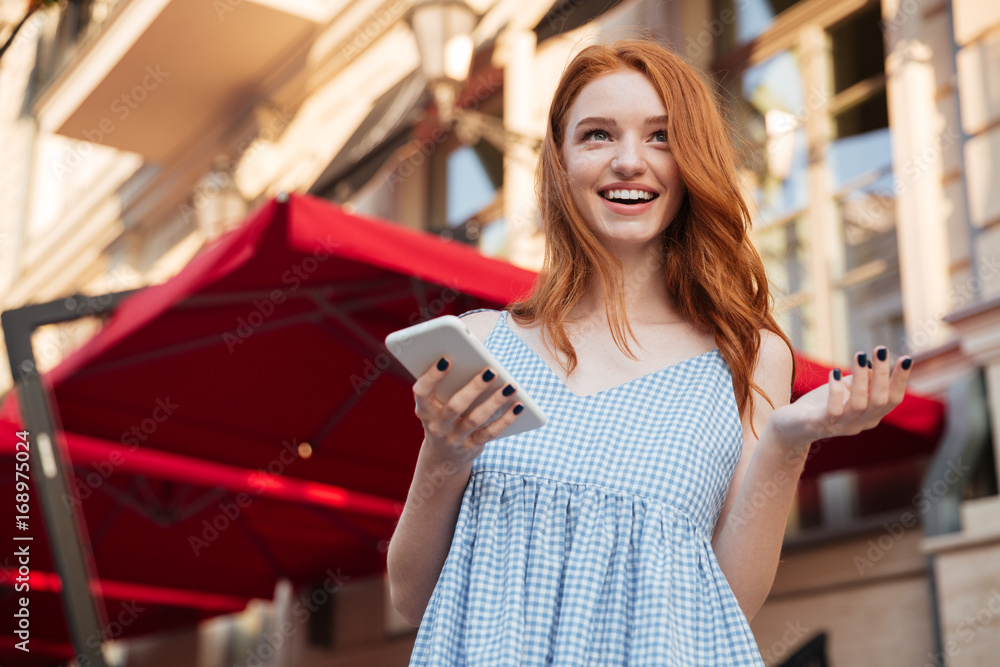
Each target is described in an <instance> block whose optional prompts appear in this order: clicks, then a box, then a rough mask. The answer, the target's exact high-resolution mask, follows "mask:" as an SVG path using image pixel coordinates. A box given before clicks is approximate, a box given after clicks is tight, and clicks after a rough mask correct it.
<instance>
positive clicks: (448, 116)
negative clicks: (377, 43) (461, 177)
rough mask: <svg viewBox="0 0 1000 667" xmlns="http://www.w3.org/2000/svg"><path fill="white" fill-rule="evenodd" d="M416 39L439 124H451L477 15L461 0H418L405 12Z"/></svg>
mask: <svg viewBox="0 0 1000 667" xmlns="http://www.w3.org/2000/svg"><path fill="white" fill-rule="evenodd" d="M407 21H408V22H409V24H410V28H411V29H412V30H413V34H414V36H415V37H416V40H417V50H418V51H420V68H421V69H422V70H423V73H424V77H425V78H426V79H427V84H428V85H429V86H430V88H431V92H432V93H433V95H434V102H435V104H436V105H437V108H438V114H439V115H440V117H441V123H442V125H446V126H447V125H451V122H452V120H453V119H454V112H455V97H456V96H457V94H458V90H459V88H460V87H461V85H462V84H463V83H464V82H465V80H466V79H467V78H468V77H469V65H470V64H471V62H472V48H473V43H472V29H473V28H474V27H475V26H476V23H477V22H478V21H479V16H478V15H477V14H476V13H475V12H474V11H473V10H472V8H471V7H469V6H468V5H467V4H465V2H463V0H419V1H418V2H417V3H416V4H415V5H414V6H413V8H412V9H411V10H410V11H409V13H408V14H407Z"/></svg>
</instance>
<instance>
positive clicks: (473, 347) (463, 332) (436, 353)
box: [385, 315, 545, 439]
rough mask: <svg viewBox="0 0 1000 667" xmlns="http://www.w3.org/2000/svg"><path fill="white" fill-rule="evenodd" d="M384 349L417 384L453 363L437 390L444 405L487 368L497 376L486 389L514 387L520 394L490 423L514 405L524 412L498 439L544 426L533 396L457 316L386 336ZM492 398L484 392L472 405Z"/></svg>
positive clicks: (511, 399) (449, 316) (450, 316)
mask: <svg viewBox="0 0 1000 667" xmlns="http://www.w3.org/2000/svg"><path fill="white" fill-rule="evenodd" d="M385 347H386V349H387V350H389V352H390V353H391V354H392V355H393V356H394V357H396V358H397V359H399V361H400V363H402V364H403V366H405V367H406V370H408V371H410V373H411V374H412V375H413V377H414V381H416V378H418V377H420V376H421V375H423V374H424V373H426V372H427V370H428V369H429V368H430V367H431V365H433V364H436V363H437V362H438V359H440V358H441V357H448V360H449V361H450V362H451V366H450V370H449V371H448V373H447V375H445V376H444V379H443V380H441V383H440V384H439V385H438V386H437V389H435V390H434V393H435V394H437V397H438V398H439V399H441V400H442V401H445V402H447V401H448V399H450V398H451V397H452V396H454V395H455V393H456V392H457V391H458V390H459V389H461V388H462V387H464V386H465V385H466V384H468V383H469V381H470V380H472V378H474V377H475V376H477V375H479V374H481V373H482V372H483V369H484V368H486V367H487V366H488V367H489V368H492V369H493V372H494V373H496V377H495V378H493V380H492V381H491V382H490V384H489V385H487V389H491V390H496V389H497V388H499V387H505V386H507V385H508V384H513V385H514V386H515V387H516V388H517V391H515V392H514V393H513V394H511V395H510V396H509V397H508V399H507V401H506V402H505V403H504V404H503V406H501V408H500V409H499V410H497V412H495V413H493V415H491V416H490V418H489V420H487V423H492V422H493V421H494V420H496V419H497V418H498V417H500V416H501V415H502V414H503V413H504V412H505V411H506V409H507V408H508V407H510V406H511V405H512V404H513V403H521V404H522V405H524V411H523V412H522V413H521V414H520V415H518V417H517V419H516V420H515V421H514V423H513V424H511V425H510V426H508V427H507V428H505V429H504V430H503V431H502V432H501V433H500V435H498V436H497V437H496V439H499V438H506V437H507V436H509V435H514V434H516V433H523V432H524V431H530V430H531V429H535V428H538V427H539V426H542V425H544V424H545V415H544V414H543V413H542V411H541V409H539V407H538V406H537V405H535V402H534V401H533V400H531V396H529V395H528V393H527V392H526V391H525V390H524V388H523V387H521V385H519V384H518V383H517V382H516V381H515V379H514V378H513V377H512V376H511V375H510V373H508V372H507V371H506V369H504V368H503V366H501V365H500V362H498V361H497V360H496V358H494V356H493V355H492V354H490V351H489V350H487V349H486V346H484V345H483V344H482V343H481V342H479V339H478V338H476V337H475V336H474V335H473V334H472V332H470V331H469V330H468V329H467V328H466V326H465V324H463V323H462V320H460V319H459V318H458V317H455V316H454V315H442V316H441V317H436V318H434V319H433V320H427V321H426V322H421V323H420V324H415V325H413V326H412V327H407V328H406V329H400V330H399V331H394V332H392V333H391V334H389V335H388V336H386V338H385ZM491 394H492V392H491V391H485V390H484V392H483V393H482V394H480V395H479V396H478V397H476V400H474V401H473V402H472V407H475V406H477V405H479V404H480V403H482V402H483V401H485V400H486V399H487V398H489V397H490V395H491Z"/></svg>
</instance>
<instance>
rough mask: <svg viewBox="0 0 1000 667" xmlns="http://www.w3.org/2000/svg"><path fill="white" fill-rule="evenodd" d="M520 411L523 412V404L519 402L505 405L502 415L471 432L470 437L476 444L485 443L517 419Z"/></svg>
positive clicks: (498, 392) (499, 393) (498, 393)
mask: <svg viewBox="0 0 1000 667" xmlns="http://www.w3.org/2000/svg"><path fill="white" fill-rule="evenodd" d="M501 394H502V393H501V392H500V391H497V395H501ZM491 400H492V399H491ZM488 402H489V401H487V403H488ZM485 404H486V403H484V404H483V405H485ZM480 407H481V406H480ZM522 412H524V405H522V404H521V403H517V402H514V403H512V404H511V405H508V406H507V409H506V410H505V411H504V413H503V415H502V416H501V417H500V418H499V419H497V420H495V421H493V422H492V423H490V425H489V426H487V427H485V428H481V429H479V430H478V431H475V432H473V434H472V436H470V437H472V439H473V441H474V442H475V443H476V444H477V445H485V444H486V443H487V442H489V441H490V440H492V439H493V438H495V437H497V436H498V435H500V434H501V433H503V431H504V429H506V428H507V427H508V426H510V425H511V424H513V423H514V421H515V420H517V418H518V416H519V415H520V414H521V413H522ZM490 414H493V413H490Z"/></svg>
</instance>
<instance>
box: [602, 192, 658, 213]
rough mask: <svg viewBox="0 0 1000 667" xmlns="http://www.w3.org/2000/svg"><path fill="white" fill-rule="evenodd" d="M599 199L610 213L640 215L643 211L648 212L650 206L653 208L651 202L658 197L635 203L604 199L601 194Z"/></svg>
mask: <svg viewBox="0 0 1000 667" xmlns="http://www.w3.org/2000/svg"><path fill="white" fill-rule="evenodd" d="M597 196H598V197H600V199H601V201H602V202H604V205H605V206H607V207H608V210H610V211H611V212H612V213H617V214H618V215H642V214H643V213H648V212H649V210H650V209H651V208H653V202H655V201H656V200H657V199H659V197H654V198H653V199H649V200H646V201H640V202H638V203H635V204H620V203H618V202H613V201H611V200H609V199H605V198H604V197H603V196H601V195H597Z"/></svg>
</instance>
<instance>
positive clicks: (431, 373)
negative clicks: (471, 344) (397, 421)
mask: <svg viewBox="0 0 1000 667" xmlns="http://www.w3.org/2000/svg"><path fill="white" fill-rule="evenodd" d="M450 365H451V362H450V361H449V360H448V359H447V358H446V357H441V358H440V359H438V361H437V363H436V364H434V365H433V366H431V367H430V368H428V369H427V372H425V373H424V374H423V375H421V376H420V377H419V378H417V381H416V382H415V383H414V384H413V399H414V403H415V404H416V407H415V409H414V410H413V412H414V413H416V415H417V417H419V418H420V420H421V421H424V422H426V421H427V420H429V419H430V418H431V417H432V416H433V414H434V412H435V405H434V399H435V398H436V396H435V395H434V390H435V389H437V386H438V385H439V384H441V380H443V379H444V377H445V374H446V373H447V372H448V368H449V367H450Z"/></svg>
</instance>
